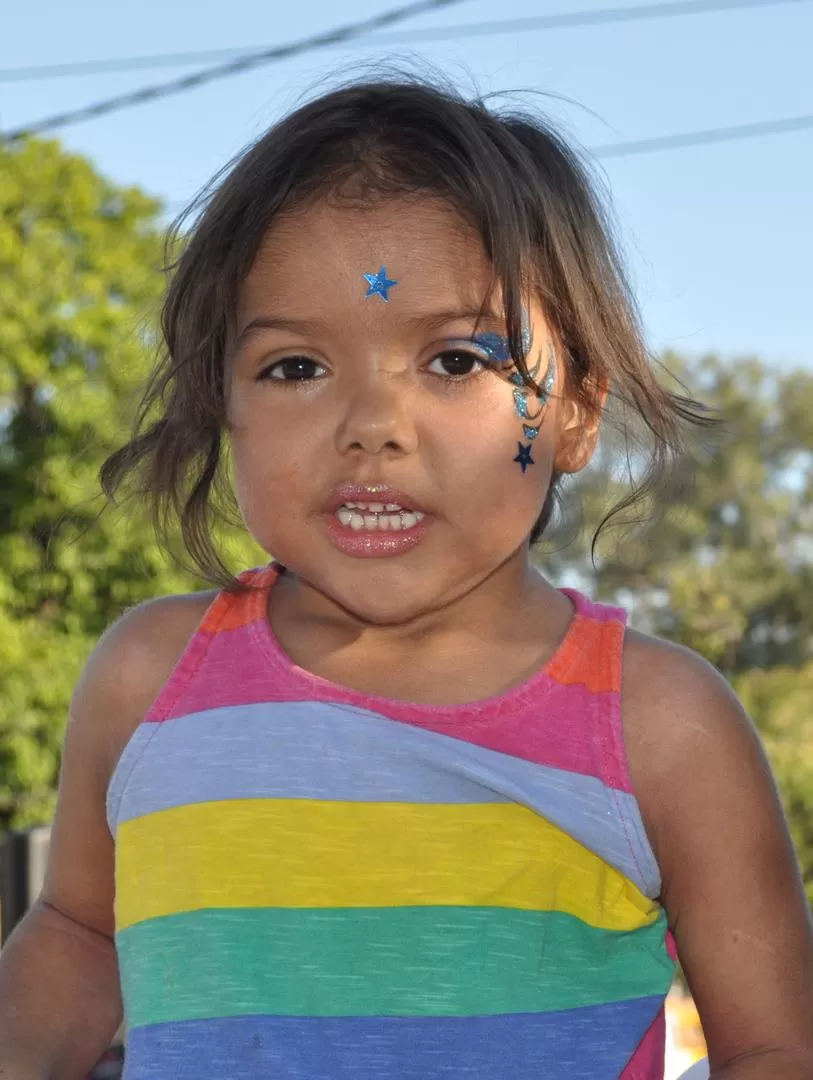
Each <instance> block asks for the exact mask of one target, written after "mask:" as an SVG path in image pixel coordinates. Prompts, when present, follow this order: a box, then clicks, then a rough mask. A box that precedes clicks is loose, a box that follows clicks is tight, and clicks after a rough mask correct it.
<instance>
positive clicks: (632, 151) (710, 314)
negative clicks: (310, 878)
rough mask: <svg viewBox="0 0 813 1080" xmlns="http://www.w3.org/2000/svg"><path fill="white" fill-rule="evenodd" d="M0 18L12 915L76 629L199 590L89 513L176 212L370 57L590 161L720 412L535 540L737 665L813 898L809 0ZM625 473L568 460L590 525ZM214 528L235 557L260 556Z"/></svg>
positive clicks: (3, 718) (52, 6)
mask: <svg viewBox="0 0 813 1080" xmlns="http://www.w3.org/2000/svg"><path fill="white" fill-rule="evenodd" d="M2 24H3V25H2V36H0V830H2V832H3V833H5V834H7V836H8V840H7V843H6V858H5V865H4V874H5V877H4V882H5V884H4V891H3V897H4V899H5V904H6V909H7V910H6V911H5V912H4V922H5V926H6V928H7V926H8V924H9V920H10V919H11V917H12V915H13V914H14V912H13V911H12V910H11V908H12V907H14V908H15V910H16V907H17V906H19V905H21V904H23V903H24V898H25V896H27V895H28V892H27V890H30V889H33V888H34V887H35V884H34V883H33V882H34V878H35V877H36V872H35V871H36V866H37V865H39V864H38V862H37V859H38V856H36V855H35V854H30V853H29V854H28V855H20V854H19V852H20V851H22V850H24V849H25V843H23V846H22V848H21V846H20V845H21V841H20V838H19V837H18V836H16V835H15V834H16V833H17V832H19V831H20V830H25V829H28V828H30V827H32V826H36V825H41V824H47V822H48V820H49V818H50V815H51V813H52V810H53V802H54V788H55V783H56V778H57V772H58V765H59V747H60V740H61V736H62V731H63V728H64V723H65V717H66V712H67V706H68V702H69V700H70V695H71V691H72V688H73V685H74V683H75V681H76V678H77V676H78V673H79V670H80V668H81V665H82V663H83V662H84V659H85V658H86V656H87V654H88V652H89V651H90V649H91V647H92V645H93V643H94V641H95V640H96V639H97V638H98V636H99V635H100V634H101V633H102V631H103V630H104V628H105V627H106V626H107V625H109V623H110V622H111V621H112V620H113V619H115V618H116V617H117V615H118V614H120V613H121V611H122V610H123V609H124V608H125V607H127V606H128V605H131V604H133V603H137V602H139V601H140V600H142V599H145V598H147V597H150V596H154V595H156V594H159V593H163V592H170V591H186V590H189V589H194V588H198V587H201V583H200V582H198V581H196V580H195V579H194V578H193V577H192V576H191V575H189V574H188V573H186V572H184V571H182V570H180V569H178V568H177V567H176V566H175V565H174V564H172V563H170V562H169V560H167V558H166V557H165V556H164V555H162V554H161V553H160V552H159V551H158V550H157V549H156V548H155V545H154V544H153V542H152V540H151V539H150V534H149V530H148V527H147V524H146V522H144V521H142V520H141V519H140V518H139V516H138V514H135V515H133V514H132V513H130V514H128V515H124V514H111V513H108V514H105V515H104V516H103V517H102V518H101V519H100V520H99V521H96V515H97V514H98V511H99V510H100V508H101V506H100V501H99V499H98V498H97V491H98V488H97V481H96V474H97V471H98V468H99V465H100V464H101V461H102V460H103V459H104V457H105V456H106V454H107V453H109V452H110V451H111V450H112V449H113V448H115V447H116V446H117V445H118V444H119V442H120V441H121V440H123V439H124V438H125V437H126V435H127V431H128V428H129V424H130V422H131V419H132V410H133V404H134V400H135V394H136V392H137V389H138V387H139V386H140V384H141V382H142V380H143V378H144V376H145V374H146V372H147V370H148V366H149V363H150V358H151V355H152V352H153V350H154V347H155V344H156V335H155V317H156V312H157V307H158V304H159V302H160V296H161V290H162V287H163V277H162V274H161V272H160V267H161V265H162V258H163V252H162V238H163V232H164V229H165V227H166V225H167V223H168V221H169V220H170V219H171V218H172V217H173V216H174V215H175V214H176V213H178V212H179V211H180V210H181V209H182V207H183V206H184V205H185V203H186V202H187V201H188V200H190V199H191V198H192V197H193V196H194V195H195V193H196V192H197V191H198V190H199V189H200V188H201V186H202V185H204V184H205V183H206V181H207V180H208V179H209V178H210V177H211V176H212V174H214V173H215V172H217V170H219V169H220V168H222V167H223V166H224V165H225V164H226V163H227V162H228V161H229V160H230V159H231V158H232V156H233V155H235V154H236V153H238V152H239V151H240V149H241V148H242V147H244V146H245V145H246V144H247V143H249V142H251V141H252V140H253V139H254V138H256V137H257V136H258V135H260V134H261V133H262V131H263V130H264V129H265V128H266V127H267V126H268V125H269V124H270V123H272V122H274V121H275V120H276V119H277V118H279V117H280V116H281V115H282V114H283V113H285V112H286V111H288V110H289V109H290V108H291V107H293V106H295V105H296V104H297V103H299V102H300V101H301V100H303V99H304V98H305V97H307V96H308V95H309V94H310V93H313V92H314V91H315V90H317V89H322V88H324V87H325V86H326V85H330V84H331V82H336V81H340V80H342V79H345V78H347V77H348V76H349V75H353V74H358V73H360V72H361V71H363V70H364V69H365V68H366V69H369V70H374V69H375V65H377V64H380V63H381V62H383V61H388V62H391V63H396V64H398V65H400V66H402V67H408V68H410V69H411V70H415V69H417V70H426V69H427V68H431V69H434V70H435V71H439V72H440V73H442V74H443V75H444V76H445V77H446V78H450V79H452V80H453V81H454V82H455V83H456V84H457V85H459V86H460V87H461V88H463V89H464V90H467V91H469V92H472V93H475V92H476V93H490V92H501V93H508V94H510V95H511V100H512V101H514V102H516V103H518V104H520V105H522V104H530V105H531V106H533V107H535V108H539V109H541V110H543V111H545V112H546V113H547V114H548V115H549V116H550V117H551V118H553V119H554V121H556V122H557V123H558V124H559V126H560V127H561V128H562V129H563V131H564V132H565V134H566V135H568V136H569V137H570V138H572V139H574V140H575V141H577V142H578V143H579V144H580V145H581V146H583V147H584V148H586V150H588V151H589V152H590V153H591V154H592V155H593V159H594V161H595V168H596V172H597V176H598V178H599V181H600V182H601V183H602V184H603V186H604V188H605V191H606V195H607V198H608V200H610V201H611V203H612V206H613V208H614V213H615V217H616V220H617V223H618V228H619V234H620V237H621V243H622V247H623V249H624V251H625V253H626V256H627V260H628V265H629V268H630V275H631V278H632V282H633V285H634V288H635V290H636V292H637V295H638V298H639V302H640V305H641V310H642V315H643V319H644V323H645V325H646V328H647V331H648V334H649V339H650V342H651V344H652V347H653V349H654V350H655V351H656V352H657V353H658V354H659V355H660V356H661V358H662V359H663V360H664V362H665V364H666V366H667V367H668V368H669V369H670V370H672V371H674V372H676V373H677V374H679V375H680V376H681V377H682V378H683V379H685V380H686V381H687V382H688V383H689V385H690V386H691V387H692V389H693V391H694V392H695V393H696V394H697V395H698V396H700V397H701V398H703V399H704V400H706V401H707V402H709V403H710V404H711V405H714V406H716V407H718V408H719V409H720V410H721V411H722V413H723V416H724V418H725V420H726V434H725V437H724V439H723V440H722V441H721V442H720V444H719V445H718V446H717V447H716V448H715V449H713V450H712V451H710V452H708V453H706V454H705V455H704V456H703V458H702V464H701V468H700V470H699V472H698V476H697V479H696V489H695V491H694V494H693V496H692V498H691V500H690V503H689V506H688V508H686V509H684V510H682V511H680V512H675V513H673V514H670V515H666V516H665V517H663V518H662V519H659V521H658V524H657V526H656V527H655V528H654V529H653V530H652V531H651V532H650V533H649V534H648V535H647V536H646V538H645V540H644V539H643V538H641V537H637V538H636V537H635V536H632V537H630V536H626V537H625V539H624V540H623V542H621V543H617V544H616V545H615V546H614V547H613V546H608V547H605V548H602V550H601V552H600V556H599V558H598V560H597V562H596V564H595V565H593V564H592V563H591V561H590V559H589V557H588V545H586V544H585V542H584V540H583V539H581V540H576V541H574V542H573V543H572V544H570V545H569V546H567V547H565V548H559V549H557V550H549V551H547V552H546V551H544V550H543V551H542V552H541V554H540V561H541V562H542V564H543V565H544V566H545V567H546V568H547V569H548V570H549V572H551V573H552V574H553V576H554V577H555V578H565V579H566V578H568V577H576V578H577V579H578V580H579V581H580V583H582V584H583V585H584V587H585V588H586V589H587V591H589V592H591V593H592V594H593V595H594V596H596V597H599V598H603V599H609V598H614V599H619V600H620V601H621V602H622V603H624V604H626V605H627V606H629V607H630V608H631V609H632V613H633V623H634V624H635V625H638V626H640V627H641V628H643V629H647V630H651V631H654V632H656V633H662V634H664V635H666V636H668V637H671V638H672V639H676V640H679V641H682V642H684V643H686V644H687V645H689V646H691V647H692V648H694V649H696V650H698V651H699V652H701V653H702V654H703V655H704V656H706V657H707V658H708V659H709V660H711V661H712V662H713V663H714V664H716V665H717V667H718V668H719V669H720V670H721V671H722V672H723V673H724V674H725V675H726V676H727V677H728V678H729V679H730V680H731V682H732V683H733V684H734V686H735V688H736V689H737V691H738V692H739V693H740V695H741V696H742V697H743V699H744V701H745V704H746V706H747V707H748V708H749V710H750V711H751V713H752V715H753V716H754V718H755V720H756V722H757V724H758V725H759V728H760V731H761V733H762V736H763V739H764V741H765V744H766V746H767V749H768V752H769V754H770V755H771V759H772V762H773V766H774V769H775V772H776V776H777V779H778V782H779V786H780V789H781V794H782V798H783V801H784V804H785V807H786V810H787V813H788V816H789V819H790V822H791V827H792V830H793V835H794V840H795V842H796V846H797V851H798V854H799V859H800V862H801V865H802V871H803V874H804V876H805V882H806V885H807V888H808V894H809V896H810V897H811V898H813V713H811V709H810V701H811V694H812V692H813V588H811V585H813V484H812V483H811V452H812V451H813V335H811V330H810V311H811V305H810V291H811V285H813V273H812V272H811V258H812V256H811V251H813V211H811V205H810V200H811V196H810V192H811V190H813V184H812V183H811V179H812V178H813V69H812V68H811V65H810V59H809V57H810V42H811V41H813V2H810V0H728V2H726V0H718V2H714V0H673V2H653V3H642V2H640V0H615V3H613V4H608V3H602V2H601V0H501V2H500V3H499V4H495V3H493V2H488V0H434V2H433V0H426V2H424V3H412V4H410V3H409V2H408V0H402V3H401V5H400V7H396V6H394V5H390V4H388V3H387V0H376V2H373V0H346V2H344V3H341V4H336V3H332V4H328V3H327V2H326V0H299V3H297V4H281V3H278V2H277V3H275V2H273V0H272V2H271V3H269V2H267V0H266V2H265V3H260V2H259V0H232V2H231V3H230V4H227V5H224V4H218V3H215V2H214V0H198V2H197V3H195V4H191V3H189V2H188V0H160V2H159V0H141V3H140V4H138V5H137V6H136V5H132V6H125V7H121V6H120V7H118V8H116V9H115V14H113V13H112V9H111V8H110V5H109V4H102V2H101V0H74V2H73V3H72V4H70V5H64V4H61V5H58V4H56V3H55V2H54V0H47V2H46V3H45V5H44V6H43V5H42V4H40V5H33V4H30V5H24V4H18V5H13V6H8V7H7V10H5V11H4V13H3V20H2ZM337 30H341V34H333V37H332V38H331V34H332V32H333V31H337ZM338 38H341V39H342V40H336V39H338ZM616 485H617V477H615V476H614V475H613V474H612V472H611V471H608V467H606V466H605V464H604V460H603V459H601V458H599V459H598V460H597V462H596V464H595V466H594V467H593V468H592V469H591V470H590V472H589V474H586V475H585V477H584V478H583V480H582V482H581V495H582V504H583V507H584V516H585V524H586V525H587V526H589V525H591V524H594V523H595V522H596V520H598V518H599V516H600V513H601V503H602V500H603V499H605V498H606V495H607V493H608V492H612V491H613V490H614V489H615V487H616ZM585 535H586V536H587V537H588V540H589V530H588V531H586V533H585ZM225 542H226V543H227V544H228V546H229V550H230V552H231V556H232V560H233V562H234V564H235V566H238V565H254V564H256V563H258V562H260V561H262V556H261V555H260V554H259V553H258V552H257V551H256V549H254V548H253V547H252V546H251V545H250V544H249V543H247V542H246V541H244V540H242V539H241V538H239V537H234V536H229V537H227V538H225ZM34 835H35V836H38V837H45V842H47V833H46V834H34ZM30 846H31V845H29V847H30ZM10 852H17V853H18V854H17V855H16V856H14V855H12V854H9V853H10ZM15 859H16V861H15ZM20 860H22V861H20ZM23 862H25V866H24V867H23ZM15 867H16V869H14V868H15ZM32 868H34V869H33V870H32ZM29 879H30V880H29ZM669 1028H670V1049H669V1075H670V1076H673V1075H676V1074H677V1072H678V1071H679V1070H680V1068H682V1067H685V1066H686V1065H688V1064H689V1063H691V1062H692V1061H693V1060H695V1059H696V1058H697V1057H698V1056H702V1054H703V1043H702V1034H701V1033H700V1031H699V1028H698V1026H697V1021H696V1014H695V1013H694V1011H693V1007H692V1005H691V1001H690V1000H689V999H688V998H687V997H686V995H685V994H684V993H683V991H682V990H681V989H680V987H679V986H678V987H676V990H675V994H674V1000H673V1002H672V1006H671V1007H670V1020H669Z"/></svg>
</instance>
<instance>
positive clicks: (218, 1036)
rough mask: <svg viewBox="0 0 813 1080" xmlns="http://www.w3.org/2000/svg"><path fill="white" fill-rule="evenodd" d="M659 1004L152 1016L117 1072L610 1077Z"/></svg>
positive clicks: (263, 1077) (552, 1079)
mask: <svg viewBox="0 0 813 1080" xmlns="http://www.w3.org/2000/svg"><path fill="white" fill-rule="evenodd" d="M661 1006H662V1000H661V999H660V998H655V997H652V998H639V999H638V1000H636V1001H628V1002H622V1003H619V1004H614V1005H600V1006H595V1007H590V1008H585V1009H572V1010H568V1011H566V1012H558V1013H542V1014H521V1015H510V1016H483V1017H481V1016H477V1017H466V1018H462V1019H461V1018H457V1017H447V1018H436V1017H428V1018H412V1017H407V1018H393V1017H275V1016H244V1017H233V1018H229V1019H226V1020H196V1021H185V1022H183V1023H175V1024H158V1025H155V1026H153V1027H146V1028H135V1029H134V1030H132V1031H131V1032H130V1033H129V1037H128V1043H127V1068H126V1072H125V1080H211V1078H212V1077H223V1078H228V1080H270V1078H273V1080H452V1078H455V1077H465V1078H466V1080H495V1078H498V1080H618V1077H619V1075H620V1073H621V1072H622V1070H623V1069H624V1066H625V1065H626V1064H627V1062H628V1061H629V1059H630V1058H631V1057H632V1055H633V1053H634V1051H635V1049H636V1047H637V1046H638V1043H639V1042H640V1041H641V1039H642V1038H643V1037H644V1034H645V1033H646V1031H647V1029H648V1028H649V1026H650V1024H651V1023H652V1021H653V1020H654V1019H655V1017H656V1015H657V1013H658V1010H659V1008H660V1007H661Z"/></svg>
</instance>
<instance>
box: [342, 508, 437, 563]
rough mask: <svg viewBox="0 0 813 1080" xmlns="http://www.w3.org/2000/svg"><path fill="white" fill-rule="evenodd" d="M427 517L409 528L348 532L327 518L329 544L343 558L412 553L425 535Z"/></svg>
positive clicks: (376, 557)
mask: <svg viewBox="0 0 813 1080" xmlns="http://www.w3.org/2000/svg"><path fill="white" fill-rule="evenodd" d="M428 527H429V518H426V517H425V518H423V519H422V520H421V521H419V522H418V523H417V524H416V525H413V526H412V528H410V529H397V530H396V529H388V530H379V529H351V528H349V527H348V526H347V525H342V523H341V522H340V521H339V520H338V519H337V518H336V517H335V516H334V515H333V514H330V515H329V516H328V517H327V533H328V536H329V537H330V542H331V543H332V544H333V546H334V547H335V548H337V549H338V550H339V551H341V552H342V553H343V554H344V555H352V556H353V557H354V558H356V559H385V558H387V557H388V556H390V555H403V554H404V553H405V552H407V551H412V549H413V548H415V547H417V546H418V544H420V543H421V542H422V540H423V539H424V537H425V536H426V531H427V529H428Z"/></svg>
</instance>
